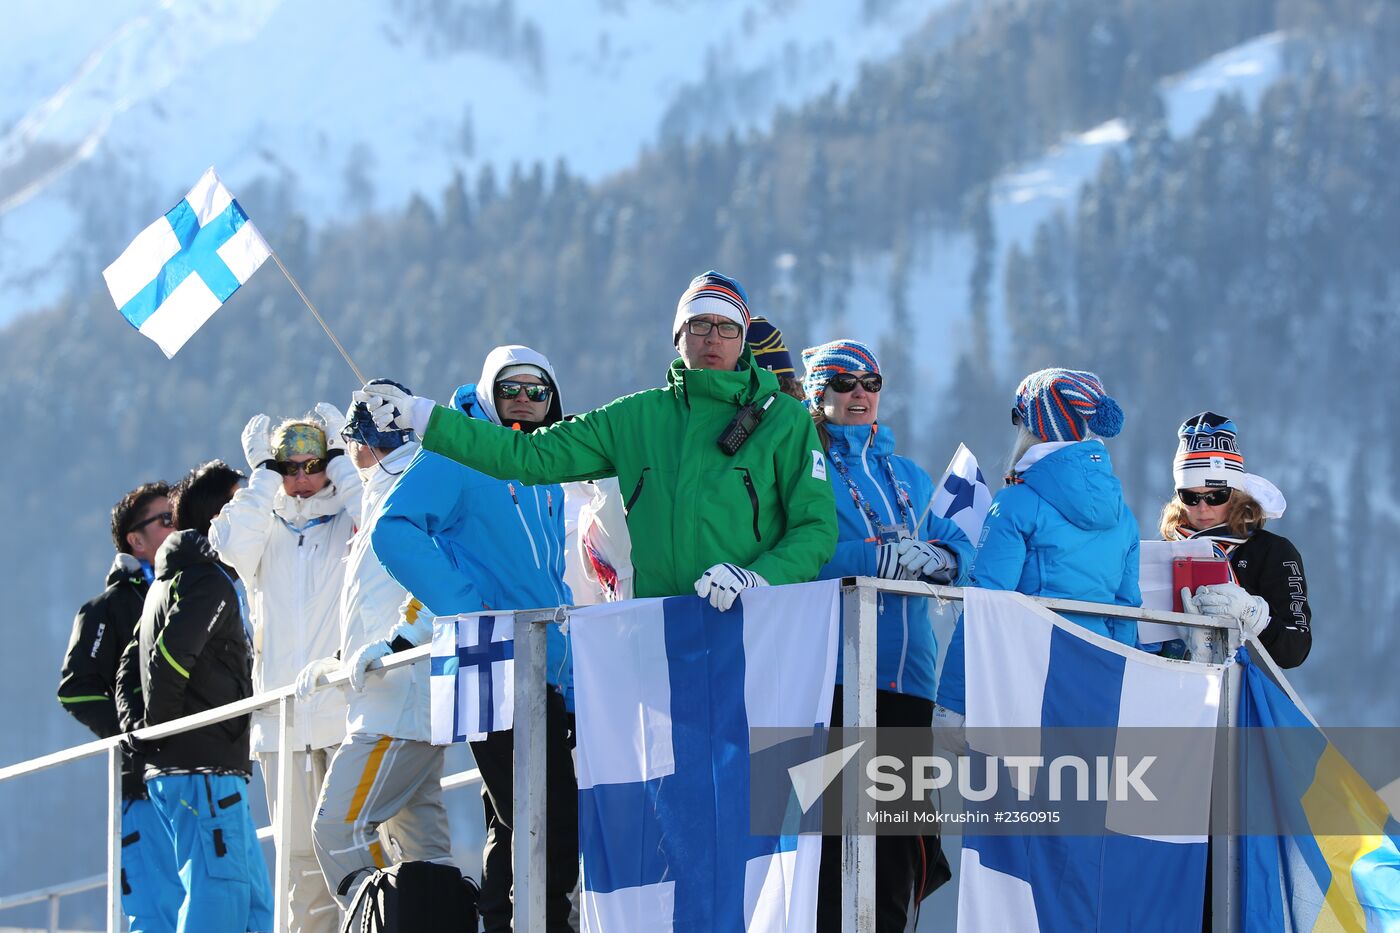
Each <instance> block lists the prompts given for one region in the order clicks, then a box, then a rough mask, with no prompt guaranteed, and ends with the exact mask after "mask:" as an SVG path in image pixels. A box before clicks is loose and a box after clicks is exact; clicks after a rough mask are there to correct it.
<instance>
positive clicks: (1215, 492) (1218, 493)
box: [1176, 486, 1234, 506]
mask: <svg viewBox="0 0 1400 933" xmlns="http://www.w3.org/2000/svg"><path fill="white" fill-rule="evenodd" d="M1233 491H1234V490H1232V489H1230V488H1229V487H1228V486H1227V487H1225V488H1224V489H1212V490H1211V491H1210V492H1192V491H1191V490H1189V489H1178V490H1177V491H1176V497H1177V498H1178V499H1180V500H1181V504H1182V505H1188V506H1189V505H1200V504H1201V503H1202V502H1204V503H1205V504H1206V505H1224V504H1225V503H1227V502H1229V501H1230V493H1232V492H1233Z"/></svg>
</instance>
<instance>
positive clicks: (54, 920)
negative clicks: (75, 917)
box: [49, 894, 58, 933]
mask: <svg viewBox="0 0 1400 933" xmlns="http://www.w3.org/2000/svg"><path fill="white" fill-rule="evenodd" d="M49 933H58V895H57V894H50V895H49Z"/></svg>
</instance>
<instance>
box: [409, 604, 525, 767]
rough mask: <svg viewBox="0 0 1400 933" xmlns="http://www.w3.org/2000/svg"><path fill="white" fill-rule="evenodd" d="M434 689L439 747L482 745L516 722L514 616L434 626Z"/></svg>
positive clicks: (458, 619) (449, 620)
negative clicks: (487, 738) (464, 743)
mask: <svg viewBox="0 0 1400 933" xmlns="http://www.w3.org/2000/svg"><path fill="white" fill-rule="evenodd" d="M430 663H431V664H432V667H431V668H430V671H431V675H430V678H429V681H428V683H429V687H430V690H431V694H432V716H431V721H432V735H433V744H434V745H451V744H452V743H453V742H478V741H480V740H482V739H484V738H486V734H487V733H488V732H501V731H504V730H506V729H509V728H511V726H512V723H513V720H514V717H515V617H514V616H512V615H511V614H510V613H502V614H500V615H495V614H480V615H460V616H442V617H439V618H436V619H434V620H433V649H432V660H431V662H430Z"/></svg>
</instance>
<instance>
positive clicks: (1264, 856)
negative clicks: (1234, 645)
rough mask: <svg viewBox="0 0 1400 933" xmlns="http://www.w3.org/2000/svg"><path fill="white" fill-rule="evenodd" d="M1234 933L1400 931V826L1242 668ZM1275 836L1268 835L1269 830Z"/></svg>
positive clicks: (1283, 702)
mask: <svg viewBox="0 0 1400 933" xmlns="http://www.w3.org/2000/svg"><path fill="white" fill-rule="evenodd" d="M1243 663H1244V665H1245V666H1244V685H1243V690H1242V691H1241V693H1242V696H1241V702H1240V725H1241V726H1242V727H1245V729H1246V730H1247V731H1246V732H1245V735H1246V738H1245V739H1244V740H1243V741H1242V743H1241V747H1242V749H1243V750H1244V751H1243V753H1242V754H1241V768H1240V788H1241V794H1242V796H1241V800H1242V805H1243V807H1244V808H1245V811H1246V812H1245V814H1244V820H1245V827H1244V828H1245V829H1247V830H1249V833H1248V834H1247V835H1245V836H1243V837H1242V838H1241V839H1240V863H1241V864H1240V884H1241V897H1240V911H1241V912H1240V915H1239V918H1247V919H1245V920H1241V919H1239V918H1236V923H1237V926H1236V928H1237V929H1245V928H1246V927H1247V928H1248V929H1250V930H1258V931H1260V933H1284V931H1287V933H1294V931H1298V933H1302V931H1311V930H1366V931H1372V933H1374V931H1380V930H1400V825H1397V823H1396V820H1395V817H1394V816H1392V815H1391V813H1390V811H1389V809H1388V808H1387V807H1386V805H1385V803H1384V802H1383V801H1382V800H1381V799H1380V797H1379V796H1377V794H1376V793H1375V791H1374V790H1372V789H1371V787H1370V785H1368V784H1367V783H1366V781H1365V780H1363V779H1362V778H1361V776H1360V775H1358V774H1357V773H1356V771H1355V769H1353V768H1352V766H1351V765H1350V764H1348V763H1347V761H1346V759H1345V758H1343V757H1342V756H1341V755H1340V754H1339V753H1338V752H1337V749H1336V748H1335V747H1334V746H1333V745H1332V744H1331V743H1330V742H1328V741H1327V737H1326V736H1325V735H1323V734H1322V731H1321V730H1320V729H1318V728H1317V726H1315V725H1314V724H1313V723H1312V722H1311V721H1310V720H1309V719H1308V717H1307V716H1306V715H1305V714H1304V712H1303V711H1302V710H1300V709H1299V708H1298V707H1297V705H1296V704H1294V702H1293V701H1292V700H1291V699H1289V697H1288V695H1287V694H1286V693H1285V692H1284V691H1283V690H1281V689H1279V687H1278V686H1277V685H1275V684H1274V683H1273V682H1272V681H1270V680H1269V678H1268V676H1267V675H1266V674H1265V673H1264V672H1263V671H1262V670H1260V669H1259V668H1258V667H1257V666H1255V664H1254V663H1253V662H1252V661H1249V660H1244V661H1243ZM1268 830H1272V831H1274V832H1278V833H1281V834H1279V835H1272V834H1269V833H1267V832H1266V831H1268Z"/></svg>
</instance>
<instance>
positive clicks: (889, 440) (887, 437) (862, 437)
mask: <svg viewBox="0 0 1400 933" xmlns="http://www.w3.org/2000/svg"><path fill="white" fill-rule="evenodd" d="M826 434H827V437H829V438H830V439H831V449H832V450H834V451H836V452H837V453H838V454H840V455H841V456H843V457H844V456H848V455H849V456H852V457H858V456H860V454H861V452H862V451H864V452H865V453H866V454H868V455H870V456H874V457H888V456H890V455H891V454H893V453H894V431H892V430H891V429H890V428H889V427H888V426H887V425H883V424H878V423H877V424H873V425H872V424H832V423H831V422H830V421H828V422H827V423H826Z"/></svg>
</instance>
